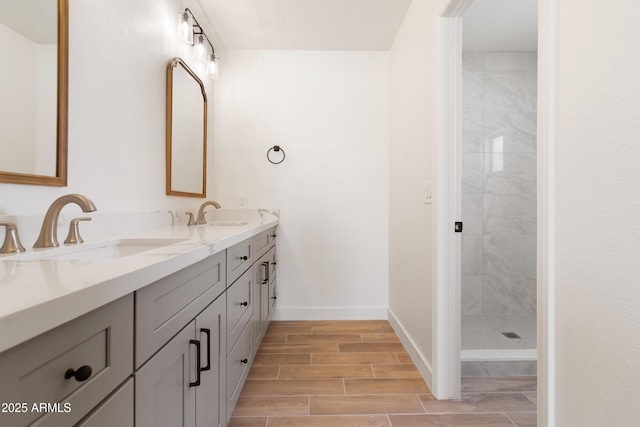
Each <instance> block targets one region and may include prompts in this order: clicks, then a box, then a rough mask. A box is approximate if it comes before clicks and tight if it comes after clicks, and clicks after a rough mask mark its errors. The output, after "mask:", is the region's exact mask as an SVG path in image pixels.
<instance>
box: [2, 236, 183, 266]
mask: <svg viewBox="0 0 640 427" xmlns="http://www.w3.org/2000/svg"><path fill="white" fill-rule="evenodd" d="M184 240H185V239H117V240H110V241H105V242H96V243H85V244H81V245H75V246H61V247H58V248H53V249H46V250H42V251H38V252H27V253H24V254H19V255H14V256H11V257H2V258H0V261H39V260H92V259H114V258H124V257H128V256H131V255H138V254H143V253H144V252H149V251H152V250H154V249H160V248H163V247H165V246H169V245H172V244H174V243H180V242H184ZM164 254H165V253H164V252H162V253H160V254H158V255H164ZM150 255H151V254H150Z"/></svg>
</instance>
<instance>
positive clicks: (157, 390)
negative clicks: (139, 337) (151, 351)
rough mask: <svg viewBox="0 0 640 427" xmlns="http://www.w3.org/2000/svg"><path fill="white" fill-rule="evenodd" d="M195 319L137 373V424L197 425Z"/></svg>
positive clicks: (157, 426) (152, 426)
mask: <svg viewBox="0 0 640 427" xmlns="http://www.w3.org/2000/svg"><path fill="white" fill-rule="evenodd" d="M195 333H196V332H195V322H191V323H189V324H188V325H187V326H186V327H185V328H184V329H183V330H182V331H180V332H179V333H178V335H176V336H175V337H174V338H173V339H172V340H171V341H169V343H167V345H166V346H165V347H163V348H162V350H160V351H159V352H158V353H157V354H156V355H155V356H153V357H152V358H151V359H149V361H148V362H147V363H146V364H145V365H144V366H143V367H142V368H141V369H140V370H139V371H138V372H137V373H136V375H135V378H136V393H135V395H136V427H194V426H195V414H196V388H197V387H191V386H190V383H192V382H195V381H196V379H197V375H198V374H197V372H196V366H197V365H196V360H195V359H196V346H195V345H194V344H192V343H191V341H193V338H194V337H195Z"/></svg>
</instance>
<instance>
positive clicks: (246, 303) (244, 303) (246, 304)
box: [240, 301, 249, 307]
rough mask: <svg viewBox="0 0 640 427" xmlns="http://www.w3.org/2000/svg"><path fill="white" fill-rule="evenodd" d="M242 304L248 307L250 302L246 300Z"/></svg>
mask: <svg viewBox="0 0 640 427" xmlns="http://www.w3.org/2000/svg"><path fill="white" fill-rule="evenodd" d="M240 305H243V306H245V307H246V306H248V305H249V303H248V302H246V301H245V302H241V303H240Z"/></svg>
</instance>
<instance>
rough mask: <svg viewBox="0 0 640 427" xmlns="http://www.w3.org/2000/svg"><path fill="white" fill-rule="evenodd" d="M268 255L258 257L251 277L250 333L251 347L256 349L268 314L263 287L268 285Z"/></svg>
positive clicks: (264, 329)
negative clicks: (251, 310)
mask: <svg viewBox="0 0 640 427" xmlns="http://www.w3.org/2000/svg"><path fill="white" fill-rule="evenodd" d="M268 263H269V257H268V256H267V254H264V255H263V256H262V257H260V258H259V259H258V260H257V261H256V263H255V264H254V266H253V271H254V279H253V318H252V319H251V322H252V333H251V336H252V337H253V338H252V339H253V346H252V347H253V348H254V349H257V348H258V347H259V345H260V341H261V340H262V337H263V336H264V333H265V332H266V326H265V322H264V319H265V318H266V316H268V308H267V306H266V305H265V304H264V301H265V298H266V296H265V289H268V287H269V269H268V268H269V267H268Z"/></svg>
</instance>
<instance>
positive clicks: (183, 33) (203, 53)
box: [178, 8, 219, 79]
mask: <svg viewBox="0 0 640 427" xmlns="http://www.w3.org/2000/svg"><path fill="white" fill-rule="evenodd" d="M178 38H179V40H180V41H181V42H183V43H186V44H188V45H191V46H193V47H194V56H195V59H196V61H199V62H202V63H205V64H206V74H207V77H209V78H211V79H217V78H218V59H219V58H218V57H217V56H216V53H215V50H214V49H213V45H212V44H211V41H210V40H209V38H208V37H207V35H206V34H205V32H204V30H203V29H202V27H201V26H200V24H199V23H198V20H197V19H196V17H195V16H193V12H191V10H189V8H186V9H185V10H184V11H181V12H178ZM209 48H210V49H209Z"/></svg>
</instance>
